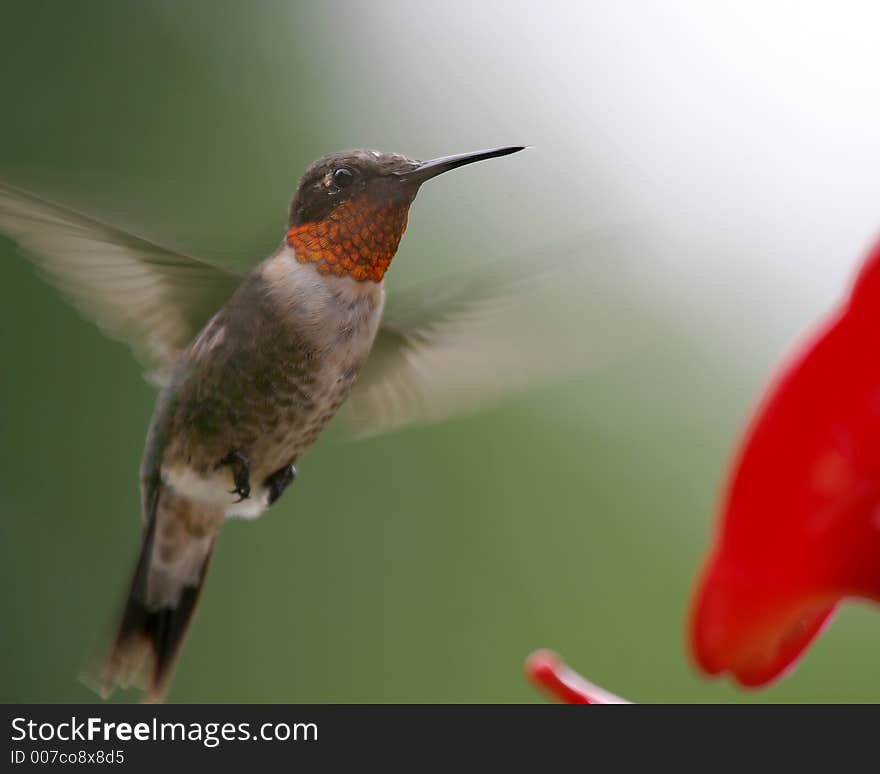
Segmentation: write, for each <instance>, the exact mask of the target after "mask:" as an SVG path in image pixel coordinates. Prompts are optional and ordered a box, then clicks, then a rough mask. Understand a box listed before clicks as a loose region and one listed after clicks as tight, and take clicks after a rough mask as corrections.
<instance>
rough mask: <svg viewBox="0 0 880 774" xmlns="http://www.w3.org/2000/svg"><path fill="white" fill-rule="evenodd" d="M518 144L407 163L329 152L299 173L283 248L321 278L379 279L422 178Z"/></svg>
mask: <svg viewBox="0 0 880 774" xmlns="http://www.w3.org/2000/svg"><path fill="white" fill-rule="evenodd" d="M522 149H523V147H522V146H510V147H504V148H494V149H492V150H485V151H477V152H474V153H462V154H460V155H458V156H444V157H442V158H437V159H432V160H431V161H415V160H413V159H409V158H407V157H406V156H402V155H400V154H398V153H382V152H380V151H370V150H354V151H344V152H342V153H333V154H330V155H329V156H324V157H322V158H320V159H318V160H317V161H315V162H314V163H313V164H312V165H311V166H309V168H308V169H307V170H306V172H305V174H304V175H303V177H302V179H301V180H300V182H299V186H298V187H297V190H296V194H295V196H294V197H293V201H292V202H291V204H290V219H289V221H288V232H287V243H288V244H289V245H290V246H291V247H293V248H294V250H295V251H296V257H297V260H299V261H300V262H302V263H313V264H315V266H316V268H317V269H318V271H319V272H321V273H322V274H334V275H336V276H340V277H341V276H350V277H352V278H354V279H355V280H359V281H365V280H372V281H373V282H380V281H381V280H382V278H383V277H384V275H385V272H386V271H387V269H388V265H389V264H390V263H391V259H392V258H393V257H394V254H395V252H397V245H398V244H399V243H400V239H401V237H402V236H403V232H404V231H405V230H406V219H407V213H408V212H409V206H410V204H412V201H413V199H415V197H416V194H417V193H418V190H419V187H420V186H421V185H422V183H424V182H425V181H426V180H430V179H431V178H432V177H436V176H437V175H439V174H442V173H443V172H447V171H449V170H450V169H455V168H456V167H461V166H464V165H465V164H471V163H473V162H475V161H482V160H484V159H491V158H496V157H498V156H506V155H508V154H510V153H516V152H517V151H520V150H522Z"/></svg>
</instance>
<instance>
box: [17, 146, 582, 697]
mask: <svg viewBox="0 0 880 774" xmlns="http://www.w3.org/2000/svg"><path fill="white" fill-rule="evenodd" d="M522 149H523V147H522V146H511V147H503V148H496V149H493V150H485V151H478V152H475V153H465V154H461V155H457V156H447V157H443V158H437V159H433V160H431V161H426V162H419V161H415V160H412V159H410V158H407V157H405V156H402V155H399V154H396V153H381V152H378V151H369V150H354V151H348V152H342V153H334V154H331V155H328V156H324V157H323V158H321V159H318V160H317V161H315V162H314V163H313V164H312V165H311V166H310V167H309V168H308V169H307V170H306V172H305V174H304V175H303V177H302V179H301V180H300V182H299V185H298V187H297V190H296V193H295V195H294V197H293V200H292V203H291V205H290V209H289V219H288V224H287V231H286V234H285V237H284V239H283V241H282V242H281V244H280V245H279V247H278V248H277V249H276V250H275V251H274V252H273V253H272V254H271V255H270V256H269V257H268V258H266V259H265V260H264V261H263V262H262V263H260V264H259V265H258V266H257V267H256V268H254V269H253V270H252V271H251V272H250V273H248V274H246V275H245V276H241V275H239V274H237V273H234V272H231V271H228V270H225V269H222V268H219V267H216V266H212V265H210V264H208V263H205V262H203V261H200V260H197V259H195V258H192V257H190V256H188V255H185V254H182V253H180V252H178V251H174V250H171V249H168V248H166V247H163V246H160V245H159V244H157V243H155V242H153V241H150V240H147V239H144V238H141V237H139V236H136V235H134V234H132V233H129V232H126V231H123V230H121V229H118V228H115V227H113V226H110V225H107V224H104V223H102V222H99V221H98V220H95V219H92V218H89V217H86V216H84V215H81V214H79V213H76V212H74V211H72V210H69V209H67V208H64V207H61V206H58V205H55V204H51V203H49V202H46V201H44V200H42V199H39V198H37V197H35V196H33V195H31V194H29V193H25V192H23V191H21V190H19V189H17V188H13V187H11V186H7V185H5V184H2V183H0V232H2V233H5V234H8V235H9V236H10V237H11V238H12V239H14V240H16V241H17V242H18V243H19V245H20V247H21V248H23V249H24V250H25V252H26V253H27V254H28V255H29V256H30V257H31V258H32V259H33V260H34V261H35V262H36V264H37V265H38V267H39V268H40V269H41V270H42V272H43V274H44V276H45V277H46V278H47V279H48V280H49V281H50V282H51V283H52V284H54V285H55V286H56V287H58V288H59V289H60V290H61V291H62V292H63V293H65V294H66V295H67V296H68V297H69V299H70V300H71V301H72V302H73V303H74V304H75V305H76V306H77V307H78V308H79V309H80V311H81V312H82V313H83V314H84V315H85V316H87V317H90V318H92V319H93V320H94V321H95V322H97V323H98V325H99V326H100V327H101V328H102V329H103V330H104V331H105V332H106V333H108V334H109V335H111V336H113V337H116V338H120V339H122V340H124V341H126V342H128V343H129V344H130V345H131V346H132V348H133V349H134V351H135V354H136V355H138V357H139V358H140V359H141V360H142V362H144V363H145V364H147V366H148V368H149V369H150V372H149V375H150V377H151V378H152V379H153V380H154V381H157V382H158V383H159V384H160V385H161V392H160V395H159V397H158V400H157V404H156V408H155V411H154V414H153V418H152V422H151V424H150V428H149V431H148V434H147V440H146V446H145V451H144V456H143V461H142V466H141V474H140V483H141V500H142V511H143V518H144V530H143V538H142V544H141V549H140V556H139V559H138V561H137V566H136V569H135V572H134V576H133V579H132V581H131V586H130V589H129V592H128V598H127V602H126V605H125V608H124V611H123V613H122V617H121V622H120V624H119V628H118V632H117V634H116V638H115V641H114V643H113V645H112V648H111V650H110V654H109V657H108V658H107V660H106V663H105V665H104V667H103V668H102V669H101V670H100V674H99V676H98V683H99V689H100V690H101V692H102V693H103V694H105V695H107V694H109V693H110V692H112V690H113V689H114V688H116V687H118V686H126V685H129V684H132V683H134V684H137V685H140V686H141V687H143V688H144V689H145V691H146V696H147V698H148V699H149V700H153V701H156V700H161V698H162V697H163V695H164V692H165V690H166V688H167V685H168V681H169V679H170V677H171V673H172V670H173V667H174V663H175V660H176V657H177V655H178V653H179V650H180V646H181V644H182V641H183V639H184V636H185V634H186V631H187V628H188V625H189V623H190V620H191V617H192V614H193V611H194V609H195V606H196V603H197V601H198V597H199V593H200V591H201V587H202V584H203V582H204V579H205V573H206V571H207V568H208V563H209V560H210V557H211V552H212V549H213V547H214V542H215V539H216V536H217V532H218V529H219V528H220V526H221V524H222V523H223V522H224V520H225V519H226V518H229V517H230V516H240V517H246V518H256V517H257V516H259V515H261V514H262V513H263V512H264V511H265V510H266V509H267V508H268V507H269V506H271V505H272V504H273V503H275V502H277V500H278V499H279V497H281V496H282V494H283V493H284V491H285V490H286V489H287V487H288V486H290V484H291V483H292V482H293V481H294V478H295V477H296V468H295V465H296V464H297V461H298V459H299V458H300V457H301V456H302V455H303V454H304V453H305V452H306V451H307V450H308V449H309V447H311V446H312V444H313V443H314V442H315V441H316V439H317V438H318V436H319V435H320V433H321V432H322V430H323V429H324V427H325V425H326V424H327V423H328V422H329V420H330V419H331V418H332V417H333V416H334V414H335V413H336V412H337V410H339V409H340V407H342V406H343V403H344V402H346V401H347V400H348V403H347V406H346V408H347V410H348V412H349V419H350V421H351V422H352V424H353V425H354V427H355V428H357V429H358V430H359V431H360V432H376V431H379V430H383V429H387V428H389V427H393V426H398V425H401V424H405V423H407V422H412V421H416V420H418V419H426V418H427V419H434V418H438V417H439V416H442V415H444V414H446V413H451V412H452V411H453V410H455V409H456V408H457V407H458V406H459V404H465V403H468V402H470V403H472V404H475V403H478V402H480V400H482V398H483V395H484V394H487V393H491V392H493V391H494V392H501V391H505V390H508V391H509V390H510V389H513V388H514V387H515V386H524V385H525V384H526V383H527V382H529V381H530V380H533V377H534V375H535V373H537V372H538V371H540V370H541V368H542V367H544V368H545V369H546V370H560V363H561V362H564V363H565V365H566V366H567V365H570V364H571V363H573V362H574V361H576V360H577V359H578V357H577V355H576V354H575V353H574V352H573V349H574V348H572V347H571V346H570V345H571V341H570V340H569V345H568V346H567V347H563V348H562V349H561V350H560V352H559V353H558V354H560V357H559V358H557V359H556V360H553V359H552V358H550V357H549V353H550V352H551V351H552V350H553V348H554V347H553V342H552V341H550V340H548V337H547V336H546V335H545V333H544V332H543V331H541V330H540V326H537V327H538V330H539V334H540V335H538V336H535V337H534V341H533V342H532V347H531V349H532V352H533V353H534V352H536V351H538V350H539V349H540V351H541V353H542V354H541V357H543V360H541V358H540V357H539V358H536V363H538V366H536V367H535V368H532V369H530V368H528V367H527V366H525V365H524V363H523V352H522V350H521V349H517V345H518V346H519V347H520V348H522V347H527V346H528V344H527V342H528V340H529V337H530V335H532V334H533V332H534V330H533V329H535V328H536V325H535V324H534V322H533V321H534V320H535V319H536V318H535V317H534V316H533V317H532V318H531V320H530V319H529V312H528V311H527V310H528V304H527V303H526V301H525V299H526V296H528V297H529V298H532V297H534V295H535V288H536V287H538V286H539V284H540V282H539V281H538V279H537V274H538V272H537V271H536V270H534V269H530V270H529V272H527V273H526V274H525V275H524V276H520V277H519V278H518V280H516V278H509V279H511V281H510V283H508V284H509V286H508V287H507V290H506V291H505V292H504V293H501V292H497V288H498V287H500V286H501V285H503V283H500V282H499V281H498V278H497V277H495V276H490V277H489V278H488V279H489V282H485V281H483V280H477V281H472V282H469V283H465V284H464V286H462V284H461V283H452V284H448V283H447V284H445V285H433V286H431V287H428V288H425V289H423V290H422V291H421V292H420V293H417V294H415V296H413V297H410V298H409V299H407V298H405V297H402V298H401V303H400V306H399V310H402V311H398V313H397V314H396V315H395V314H393V313H391V312H389V313H388V314H386V315H384V316H383V310H384V306H385V290H384V278H385V274H386V272H387V271H388V268H389V265H390V264H391V261H392V258H393V257H394V255H395V253H396V251H397V247H398V244H399V243H400V240H401V237H402V236H403V233H404V230H405V229H406V225H407V215H408V211H409V207H410V205H411V204H412V202H413V200H414V199H415V196H416V194H417V192H418V190H419V188H420V186H421V185H422V184H423V183H424V182H425V181H427V180H430V179H431V178H433V177H436V176H437V175H439V174H441V173H443V172H447V171H449V170H452V169H455V168H457V167H461V166H463V165H465V164H471V163H473V162H476V161H482V160H485V159H492V158H496V157H499V156H506V155H508V154H512V153H516V152H517V151H520V150H522ZM529 266H530V267H533V266H534V261H529ZM484 279H485V278H484ZM517 281H520V283H521V284H523V285H524V286H525V287H526V288H527V292H526V293H524V294H522V295H520V296H517V293H516V292H512V291H511V287H510V286H513V285H515V284H516V282H517ZM490 288H492V289H491V290H490ZM505 294H506V295H507V298H508V301H510V299H512V303H504V301H503V299H504V296H505ZM578 301H580V299H578ZM483 302H485V303H483ZM481 303H482V305H483V307H484V308H485V309H494V310H495V311H497V310H498V309H499V308H504V309H507V310H508V311H509V310H510V308H511V306H512V307H513V309H514V313H513V314H512V315H511V314H502V315H500V316H498V315H496V317H497V318H498V319H497V320H496V325H495V327H494V328H493V327H492V326H491V325H490V326H488V327H486V326H484V328H483V330H482V333H483V337H482V338H481V336H480V326H479V324H478V320H479V319H480V314H478V310H479V308H480V304H481ZM491 317H492V316H491V314H489V315H487V316H486V317H485V319H491ZM514 318H516V319H517V320H520V319H525V320H526V321H527V324H526V325H525V326H521V330H520V331H519V333H517V334H515V335H516V338H517V341H516V342H515V343H514V344H513V345H511V343H510V341H507V342H506V345H505V344H504V343H503V342H505V337H506V336H508V335H509V334H510V332H511V331H510V329H511V320H512V319H514ZM569 327H570V326H569ZM489 339H491V342H489ZM556 339H558V340H560V341H561V340H562V338H561V337H559V336H557V337H556ZM499 342H502V343H501V345H499ZM576 348H577V350H578V353H579V351H580V350H581V349H583V350H584V351H586V350H587V349H589V348H588V347H586V346H583V347H582V346H581V345H580V344H578V345H577V347H576ZM487 385H491V387H490V388H487ZM469 393H470V394H469Z"/></svg>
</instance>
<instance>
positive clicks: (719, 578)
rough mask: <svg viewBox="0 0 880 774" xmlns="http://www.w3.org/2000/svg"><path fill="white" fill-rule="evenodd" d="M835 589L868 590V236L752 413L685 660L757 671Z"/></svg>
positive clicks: (874, 551) (876, 309) (786, 657)
mask: <svg viewBox="0 0 880 774" xmlns="http://www.w3.org/2000/svg"><path fill="white" fill-rule="evenodd" d="M847 596H859V597H865V598H868V599H871V600H874V601H880V242H878V244H877V245H876V246H875V247H874V249H873V250H872V252H871V253H870V254H869V255H868V257H867V260H866V261H865V264H864V266H863V267H862V270H861V272H860V274H859V277H858V279H857V281H856V283H855V285H854V287H853V290H852V292H851V294H850V297H849V299H848V301H847V302H846V303H845V304H844V305H843V306H842V308H841V309H839V310H838V311H837V312H835V313H834V314H833V315H831V317H830V318H829V319H828V320H827V321H826V322H825V323H824V324H822V325H821V326H820V327H819V329H818V331H817V332H816V333H815V334H814V335H813V337H812V339H811V340H809V341H808V342H807V344H806V345H805V346H803V347H802V348H801V349H800V351H799V353H798V354H796V356H795V357H793V358H792V359H791V361H790V362H789V363H788V365H787V366H786V367H784V368H783V369H782V371H781V373H780V375H779V377H778V378H777V380H776V383H775V384H774V385H773V386H772V387H771V388H770V390H769V391H768V392H767V394H766V395H765V397H764V399H763V402H762V404H761V405H760V407H759V408H758V410H757V412H756V414H755V416H754V418H753V419H752V422H751V426H750V427H749V429H748V431H747V433H746V436H745V440H744V441H743V443H742V446H741V448H740V450H739V453H738V455H737V459H736V461H735V464H734V466H733V470H732V474H731V476H730V479H729V481H728V485H727V491H726V493H725V496H724V500H723V503H722V509H721V522H720V529H719V534H718V537H717V540H716V544H715V546H714V548H713V550H712V552H711V555H710V556H709V559H708V562H707V563H706V566H705V569H704V571H703V576H702V580H701V582H700V585H699V587H698V591H697V595H696V600H695V605H694V609H693V616H692V620H691V631H690V637H691V647H692V649H693V653H694V656H695V658H696V661H697V663H698V664H699V666H700V667H701V668H702V669H703V670H705V671H706V672H707V673H709V674H712V675H714V674H719V673H722V672H725V671H729V672H730V673H731V674H732V675H733V676H734V677H735V678H736V679H737V680H738V681H739V682H740V683H741V684H743V685H748V686H757V685H761V684H763V683H766V682H768V681H770V680H772V679H774V678H776V677H779V676H780V675H781V674H782V673H783V672H784V671H785V670H786V669H788V668H789V667H791V666H792V665H793V664H794V662H795V661H796V660H797V658H798V657H799V656H800V655H801V654H802V653H803V651H804V649H805V648H806V647H807V645H808V644H809V643H810V641H811V640H812V639H813V638H814V637H815V636H816V635H817V634H818V633H819V632H820V631H821V629H822V627H823V626H824V625H825V624H826V623H827V622H828V620H829V617H830V616H831V614H832V613H833V611H834V608H835V607H836V605H837V603H838V602H839V601H840V600H841V599H842V598H844V597H847Z"/></svg>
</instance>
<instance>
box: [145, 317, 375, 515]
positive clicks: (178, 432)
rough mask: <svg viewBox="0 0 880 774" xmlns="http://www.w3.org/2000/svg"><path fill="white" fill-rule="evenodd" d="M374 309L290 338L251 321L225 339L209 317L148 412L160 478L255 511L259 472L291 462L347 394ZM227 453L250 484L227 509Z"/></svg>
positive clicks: (371, 331) (289, 329)
mask: <svg viewBox="0 0 880 774" xmlns="http://www.w3.org/2000/svg"><path fill="white" fill-rule="evenodd" d="M351 309H352V310H355V311H356V307H354V306H352V307H351ZM372 309H373V307H370V310H372ZM380 311H381V310H380V309H375V313H370V314H360V315H356V314H354V312H352V317H350V318H343V319H342V320H341V321H339V322H336V323H333V324H328V325H327V326H326V329H325V330H322V331H321V333H322V335H320V336H316V335H312V336H303V335H299V336H298V335H296V332H297V328H296V326H291V325H287V326H286V327H281V329H280V331H279V329H278V326H277V324H276V325H275V326H270V325H265V326H263V335H262V336H260V335H258V334H259V333H260V330H259V328H258V330H257V331H256V332H255V333H254V334H253V335H252V336H251V338H250V339H243V338H242V337H240V336H239V337H238V338H237V339H232V340H230V337H229V334H228V332H226V333H225V338H224V329H223V328H222V323H223V319H222V317H221V318H218V320H217V321H216V322H215V323H213V324H212V326H209V328H207V329H206V331H205V332H204V333H203V334H202V336H200V338H199V340H197V341H196V342H195V343H194V345H193V347H192V355H191V357H190V359H189V361H188V362H186V363H184V364H183V365H182V366H181V368H180V371H179V373H178V377H177V379H176V381H175V383H174V384H172V386H171V387H170V388H169V390H168V393H167V395H166V397H165V401H164V403H165V405H164V409H163V410H162V411H161V412H160V416H157V420H156V425H157V427H156V434H157V438H156V439H154V440H153V441H151V443H154V444H155V445H156V446H157V448H158V447H161V452H160V454H161V456H160V471H161V475H162V477H163V479H164V480H165V481H166V483H167V484H169V485H171V486H173V487H174V488H175V489H177V490H178V491H180V492H182V493H184V494H186V495H187V496H189V497H191V498H194V499H197V500H201V501H210V502H213V503H215V504H217V505H220V506H222V507H224V508H227V512H228V513H230V514H232V513H235V514H239V515H247V516H256V515H259V513H261V512H262V510H264V509H265V507H266V504H267V498H268V489H267V488H266V486H265V480H266V478H267V477H268V476H270V475H272V474H273V473H275V472H276V471H278V470H279V469H281V468H283V467H285V466H287V465H291V464H293V463H295V462H296V461H297V459H298V458H299V457H300V456H301V455H302V454H303V453H304V452H305V451H306V450H307V449H308V448H309V447H310V446H311V445H312V444H313V443H314V442H315V441H316V440H317V438H318V436H319V434H320V433H321V431H322V430H323V429H324V427H325V425H326V424H327V423H328V422H329V421H330V419H331V418H332V417H333V415H334V414H335V413H336V411H337V410H338V409H339V407H340V406H341V405H342V403H343V402H344V401H345V399H346V398H347V397H348V394H349V392H350V391H351V388H352V386H353V385H354V382H355V380H356V378H357V375H358V373H359V372H360V369H361V367H362V365H363V363H364V361H365V359H366V357H367V355H368V354H369V351H370V348H371V346H372V343H373V339H374V337H375V335H376V330H377V328H378V317H379V313H380ZM352 320H354V323H353V322H352ZM355 323H356V324H355ZM279 334H280V335H279ZM212 337H213V338H212ZM205 342H207V343H205ZM208 346H210V352H209V353H208V354H209V356H203V355H202V350H206V351H207V348H208ZM200 347H201V348H202V349H200ZM159 436H161V437H159ZM149 445H150V444H148V448H149ZM233 451H235V452H240V453H241V454H243V455H244V456H245V457H246V458H247V459H248V461H249V464H250V486H251V496H250V498H249V499H248V500H246V501H245V502H244V503H242V504H240V505H239V506H238V507H235V508H233V507H232V506H233V505H234V504H235V500H236V499H237V497H236V496H235V495H233V494H231V493H230V491H229V490H231V489H233V488H234V486H233V482H232V471H231V470H230V469H229V467H228V466H226V467H224V466H220V465H218V463H219V462H220V461H221V460H222V459H223V458H224V457H226V456H227V455H228V454H230V452H233Z"/></svg>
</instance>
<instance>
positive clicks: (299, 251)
mask: <svg viewBox="0 0 880 774" xmlns="http://www.w3.org/2000/svg"><path fill="white" fill-rule="evenodd" d="M408 212H409V206H408V205H400V204H395V205H387V206H384V207H380V206H377V205H376V204H374V203H373V202H371V201H370V200H369V198H368V197H367V196H365V195H364V196H360V197H358V198H357V199H349V200H348V201H347V202H343V203H342V204H340V205H339V206H338V207H336V208H335V209H334V210H333V211H332V212H331V213H330V214H329V215H328V216H327V217H326V218H325V219H324V220H322V221H320V222H317V223H303V224H301V225H299V226H294V227H293V228H291V229H290V230H289V231H288V232H287V244H288V245H290V246H291V247H292V248H293V249H294V251H295V253H296V260H298V261H299V262H300V263H313V264H315V268H316V269H317V270H318V271H319V272H321V274H335V275H336V276H337V277H342V276H346V275H347V276H349V277H352V278H353V279H356V280H358V281H359V282H363V281H365V280H372V281H373V282H381V281H382V278H383V277H384V276H385V272H386V271H388V266H389V265H390V264H391V259H392V258H393V257H394V254H395V253H396V252H397V246H398V245H399V244H400V239H401V237H402V236H403V232H404V231H406V218H407V213H408Z"/></svg>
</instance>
